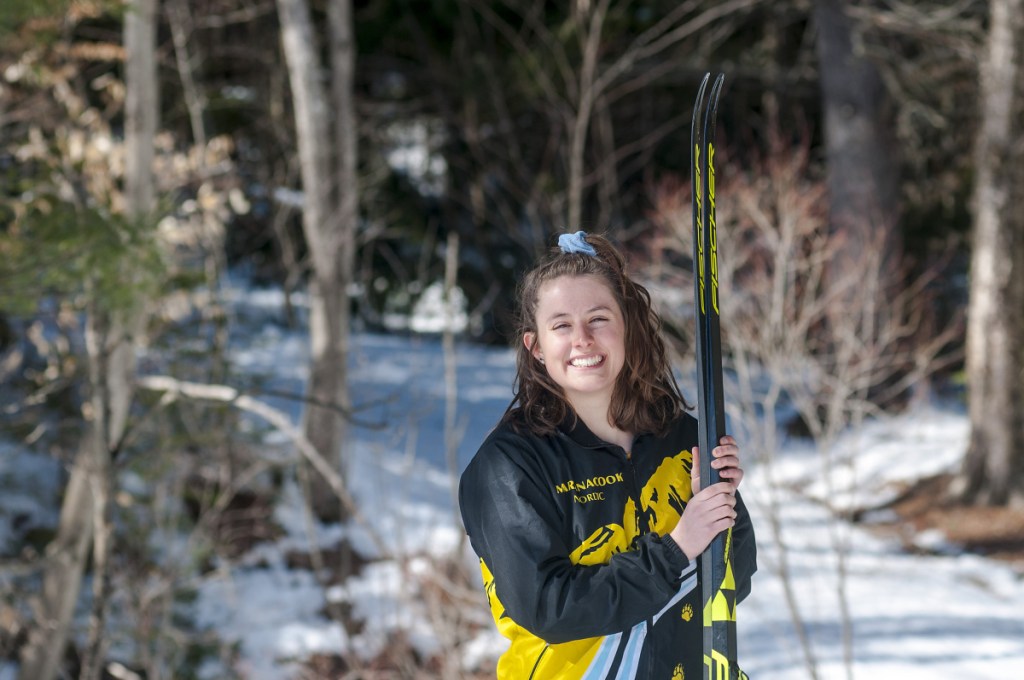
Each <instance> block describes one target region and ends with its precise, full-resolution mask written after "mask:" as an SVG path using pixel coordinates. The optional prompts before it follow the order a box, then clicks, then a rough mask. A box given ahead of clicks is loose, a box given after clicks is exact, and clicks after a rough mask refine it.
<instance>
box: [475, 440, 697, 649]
mask: <svg viewBox="0 0 1024 680" xmlns="http://www.w3.org/2000/svg"><path fill="white" fill-rule="evenodd" d="M516 445H517V444H516V443H515V442H511V441H501V440H495V439H494V438H492V439H490V440H488V442H486V443H485V444H484V447H482V448H481V451H480V452H479V453H478V454H477V456H476V457H475V458H474V460H473V462H472V463H470V466H469V467H468V468H467V469H466V471H465V472H464V473H463V475H462V479H461V482H460V486H459V505H460V508H461V511H462V517H463V522H464V523H465V526H466V531H467V533H468V534H469V538H470V542H471V544H472V546H473V549H474V550H475V551H476V553H477V555H479V556H480V558H481V559H482V560H483V562H484V564H485V565H486V566H487V568H488V569H489V570H490V571H491V573H492V575H493V576H494V587H495V590H496V594H497V596H498V599H499V600H500V602H501V604H502V605H503V606H504V608H505V615H507V616H509V617H511V618H512V620H513V621H515V622H516V623H517V624H519V625H520V626H522V627H523V628H525V629H526V630H528V631H530V632H531V633H533V634H534V635H536V636H537V637H539V638H541V639H543V640H545V641H547V642H549V643H552V644H555V643H560V642H568V641H571V640H581V639H585V638H590V637H596V636H599V635H608V634H612V633H615V632H619V631H622V630H626V629H628V628H630V627H632V626H634V625H636V624H637V623H639V622H640V621H643V620H645V619H647V618H649V617H651V616H653V615H654V614H656V613H657V612H658V611H660V610H661V608H662V607H663V606H664V605H665V604H666V603H667V602H668V600H669V599H671V598H672V597H673V596H674V595H675V594H676V593H677V592H678V589H679V586H680V578H681V575H682V573H683V571H684V570H686V569H687V568H688V567H689V562H688V560H687V559H686V556H685V555H684V554H683V552H682V550H680V549H679V546H678V545H676V543H675V541H673V540H672V539H671V538H670V537H667V536H666V537H661V536H658V535H655V534H650V535H646V536H643V537H642V538H641V539H640V540H639V542H638V544H637V546H636V549H634V550H630V551H627V552H624V553H619V554H617V555H615V556H614V557H612V559H611V560H610V561H609V562H608V563H607V564H602V565H593V566H583V565H575V564H572V563H571V562H570V560H569V555H570V552H571V548H570V546H568V545H566V543H565V540H564V539H563V538H562V536H563V530H562V528H561V527H562V526H563V524H564V520H563V518H562V515H561V511H560V510H559V508H558V506H557V504H556V502H555V499H554V496H553V495H552V493H551V490H550V486H551V485H550V483H544V478H543V475H542V474H541V473H539V471H537V470H530V469H529V466H528V465H527V464H526V463H524V461H523V456H522V455H521V453H520V454H519V455H517V452H516V451H515V450H514V448H515V447H516Z"/></svg>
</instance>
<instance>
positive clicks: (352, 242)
mask: <svg viewBox="0 0 1024 680" xmlns="http://www.w3.org/2000/svg"><path fill="white" fill-rule="evenodd" d="M277 8H278V16H279V19H280V23H281V40H282V45H283V49H284V56H285V61H286V62H287V65H288V76H289V80H290V82H291V90H292V101H293V107H294V115H295V129H296V134H297V138H298V147H299V148H298V152H299V163H300V168H301V177H302V187H303V194H304V204H303V213H302V226H303V233H304V235H305V238H306V243H307V245H308V247H309V253H310V259H311V262H312V271H311V274H310V320H309V325H310V328H309V334H310V363H309V380H308V383H307V388H306V394H307V407H306V411H305V414H304V423H303V427H304V430H305V435H306V438H307V439H308V440H309V441H310V442H311V443H312V444H313V446H314V447H316V449H317V450H318V451H320V453H321V454H322V455H323V456H324V457H325V458H326V459H327V460H328V461H329V462H330V463H331V465H332V466H334V467H335V469H337V470H339V471H340V472H343V457H342V448H343V446H344V442H345V438H346V431H347V424H346V420H345V416H344V414H345V413H347V412H348V410H349V404H350V399H349V393H348V385H347V361H348V354H349V326H350V307H349V298H348V285H349V283H350V282H351V281H352V272H353V269H354V263H355V250H356V220H357V212H358V201H357V199H358V194H357V187H356V159H357V151H356V124H355V106H354V102H353V79H354V64H355V42H354V35H353V32H352V5H351V2H350V1H349V0H336V1H333V2H329V3H327V16H328V22H327V24H328V29H327V43H328V50H327V53H328V55H329V57H328V59H329V61H328V64H327V65H326V69H325V66H324V64H322V63H321V59H320V57H319V54H320V52H319V51H318V48H317V45H318V44H319V42H320V41H319V40H318V36H317V34H316V31H315V30H314V25H313V20H312V15H311V11H310V7H309V5H308V4H307V2H306V0H278V2H277ZM325 70H326V72H328V73H329V74H330V79H329V81H328V85H327V86H326V87H325V86H324V84H323V82H322V80H321V75H320V74H321V73H322V72H324V71H325ZM311 500H312V504H313V508H314V510H315V511H316V513H317V515H318V516H320V517H321V518H325V519H334V518H340V517H341V516H342V515H343V514H344V513H343V511H342V506H341V503H340V501H339V499H338V498H337V496H336V495H335V494H334V493H333V491H332V490H331V488H330V486H329V485H327V484H326V483H325V482H324V480H323V479H322V477H320V476H316V477H314V478H313V480H312V499H311Z"/></svg>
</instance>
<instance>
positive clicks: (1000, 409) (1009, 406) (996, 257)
mask: <svg viewBox="0 0 1024 680" xmlns="http://www.w3.org/2000/svg"><path fill="white" fill-rule="evenodd" d="M990 7H991V17H990V19H989V34H988V46H987V48H986V50H985V53H984V56H983V58H982V59H981V61H980V73H979V76H980V80H981V96H980V97H979V102H980V107H981V112H980V115H981V119H982V123H981V128H980V130H979V132H978V138H977V143H976V146H975V155H974V157H975V167H976V173H975V184H974V231H973V242H972V254H971V286H970V299H969V303H968V320H969V321H968V326H967V375H968V399H969V415H970V421H971V436H970V441H969V444H968V451H967V457H966V458H965V460H964V467H963V470H962V474H961V480H960V485H961V487H962V488H961V492H962V494H963V495H964V497H965V498H966V499H968V500H970V501H973V502H977V503H985V504H993V505H1003V504H1007V503H1022V502H1024V275H1022V272H1024V211H1022V210H1021V205H1022V202H1024V84H1022V83H1024V2H1022V1H1021V0H992V1H991V2H990Z"/></svg>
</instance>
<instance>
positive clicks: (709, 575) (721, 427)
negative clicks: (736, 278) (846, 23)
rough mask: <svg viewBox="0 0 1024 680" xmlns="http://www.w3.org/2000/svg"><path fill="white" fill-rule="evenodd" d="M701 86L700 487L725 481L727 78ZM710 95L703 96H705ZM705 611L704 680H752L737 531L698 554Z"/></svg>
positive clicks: (695, 157)
mask: <svg viewBox="0 0 1024 680" xmlns="http://www.w3.org/2000/svg"><path fill="white" fill-rule="evenodd" d="M710 79H711V74H710V73H708V74H707V75H705V76H704V79H703V80H702V81H701V84H700V89H699V90H698V91H697V101H696V102H695V104H694V108H693V122H692V123H691V126H690V154H691V158H690V160H691V163H690V172H691V179H692V187H693V230H694V233H693V266H694V277H693V278H694V302H695V306H696V308H697V312H696V313H697V336H696V344H697V390H698V398H697V410H698V415H697V420H698V422H699V435H698V446H699V447H700V454H701V466H700V486H701V488H702V489H703V488H706V487H707V486H709V485H711V484H715V483H717V482H718V481H719V480H720V477H719V474H718V471H717V470H715V469H712V467H711V465H710V462H711V450H712V449H713V448H715V447H716V446H718V442H719V441H720V440H721V439H722V436H723V435H725V405H724V402H723V397H722V339H721V331H720V328H719V305H718V303H719V300H718V234H717V229H716V224H715V118H716V116H717V113H718V97H719V95H720V94H721V92H722V83H723V82H724V81H725V75H724V74H721V73H720V74H718V76H717V77H716V78H715V80H714V83H713V84H712V85H711V90H710V92H708V91H707V87H708V81H709V80H710ZM706 93H707V96H706V97H705V94H706ZM700 574H701V578H700V580H701V588H702V593H701V594H702V598H703V605H704V678H705V680H747V675H746V673H744V672H743V671H741V670H740V668H739V666H738V665H737V663H736V583H735V579H734V578H733V571H732V529H728V530H727V531H724V532H722V533H721V534H719V535H718V536H716V537H715V539H714V540H713V541H712V542H711V545H709V546H708V548H707V550H705V551H704V553H703V554H701V556H700Z"/></svg>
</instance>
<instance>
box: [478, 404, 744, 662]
mask: <svg viewBox="0 0 1024 680" xmlns="http://www.w3.org/2000/svg"><path fill="white" fill-rule="evenodd" d="M696 443H697V421H696V420H695V419H694V418H693V417H692V416H690V415H685V414H684V415H683V416H682V417H681V418H680V419H679V420H678V421H677V422H676V423H675V424H674V425H673V427H672V429H671V430H670V432H669V433H668V434H667V435H666V436H664V437H658V436H654V435H649V434H647V435H643V434H642V435H638V436H637V437H636V439H635V441H634V444H633V451H632V452H631V455H630V456H628V457H627V455H626V452H625V451H623V450H622V448H620V447H618V446H615V445H612V444H608V443H606V442H604V441H602V440H600V439H598V438H597V437H596V436H595V435H594V434H593V433H592V432H590V430H589V429H587V427H586V426H585V425H584V424H583V423H582V422H581V421H576V422H575V425H573V423H566V424H564V425H563V426H562V427H561V428H560V430H559V431H558V432H556V433H555V434H553V435H548V436H535V435H531V434H528V433H517V432H516V431H515V430H514V429H513V428H512V427H510V426H509V425H507V424H502V425H499V426H498V427H497V428H496V429H495V430H494V431H493V432H492V433H491V434H490V436H489V437H488V438H487V440H486V441H485V442H484V443H483V444H482V445H481V447H480V450H479V451H478V452H477V454H476V456H475V457H474V458H473V460H472V461H471V462H470V464H469V466H468V467H467V468H466V471H465V472H464V473H463V475H462V480H461V483H460V488H459V504H460V507H461V510H462V518H463V522H464V523H465V526H466V531H467V533H468V534H469V538H470V542H471V544H472V546H473V549H474V550H475V551H476V554H477V555H479V557H480V566H481V570H482V572H483V580H484V587H485V589H486V592H487V598H488V602H489V604H490V607H491V612H492V614H493V616H494V620H495V623H496V624H497V626H498V630H499V631H500V632H501V634H502V635H504V636H505V637H507V638H508V639H509V640H510V642H511V644H510V646H509V648H508V650H507V651H506V652H505V653H504V654H503V655H502V657H501V659H500V660H499V662H498V678H499V679H500V680H506V679H507V680H527V679H531V678H532V679H534V680H545V679H548V678H558V679H560V680H574V679H577V678H581V679H582V678H588V679H589V678H595V679H606V678H607V679H609V680H610V679H613V678H643V679H645V680H646V679H657V680H696V679H698V678H701V677H702V676H703V652H702V648H701V640H702V627H701V620H702V619H701V609H700V607H701V604H700V588H699V587H698V572H699V569H698V568H697V563H696V562H690V561H689V560H687V558H686V556H685V555H684V554H683V552H682V551H681V550H680V549H679V547H678V546H677V545H676V543H675V541H673V540H672V538H671V537H669V536H668V533H669V532H670V531H671V530H672V528H673V527H674V526H675V525H676V522H677V521H678V519H679V516H680V515H681V514H682V511H683V508H684V507H685V506H686V502H687V500H689V498H690V496H691V493H692V492H691V488H690V467H691V463H692V460H693V458H692V455H691V449H692V448H693V447H694V446H695V445H696ZM737 511H738V515H739V516H738V519H737V523H736V526H735V528H734V529H733V568H734V572H735V580H736V594H737V598H738V599H742V598H743V597H745V596H746V595H747V593H749V592H750V577H751V575H752V574H753V573H754V570H755V569H756V563H755V557H756V555H755V546H754V531H753V527H752V525H751V523H750V516H749V515H748V514H747V510H746V508H745V507H744V506H743V502H742V500H739V499H738V502H737Z"/></svg>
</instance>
